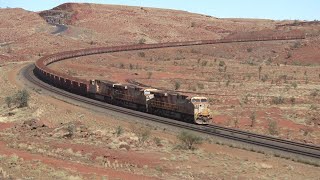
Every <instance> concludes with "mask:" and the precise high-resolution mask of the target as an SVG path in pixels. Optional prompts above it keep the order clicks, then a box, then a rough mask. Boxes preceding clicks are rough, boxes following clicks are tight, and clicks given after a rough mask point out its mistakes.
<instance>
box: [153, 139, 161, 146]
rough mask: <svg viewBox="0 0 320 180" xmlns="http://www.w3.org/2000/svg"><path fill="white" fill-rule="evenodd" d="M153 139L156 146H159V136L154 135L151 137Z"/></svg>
mask: <svg viewBox="0 0 320 180" xmlns="http://www.w3.org/2000/svg"><path fill="white" fill-rule="evenodd" d="M153 141H154V143H155V144H156V145H157V146H161V139H160V138H158V137H154V138H153Z"/></svg>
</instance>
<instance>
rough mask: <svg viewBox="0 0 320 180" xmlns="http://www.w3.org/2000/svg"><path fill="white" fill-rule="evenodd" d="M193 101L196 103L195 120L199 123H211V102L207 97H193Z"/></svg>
mask: <svg viewBox="0 0 320 180" xmlns="http://www.w3.org/2000/svg"><path fill="white" fill-rule="evenodd" d="M191 103H192V104H193V105H194V120H195V123H197V124H209V123H210V120H211V115H210V110H209V102H208V98H206V97H192V98H191Z"/></svg>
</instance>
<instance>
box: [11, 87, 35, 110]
mask: <svg viewBox="0 0 320 180" xmlns="http://www.w3.org/2000/svg"><path fill="white" fill-rule="evenodd" d="M29 98H30V94H29V92H28V91H27V90H26V89H23V90H19V91H18V92H17V93H16V94H14V95H13V96H8V97H6V98H5V102H6V105H7V106H8V107H9V108H10V107H11V106H12V105H16V106H17V107H18V108H23V107H27V106H28V102H29Z"/></svg>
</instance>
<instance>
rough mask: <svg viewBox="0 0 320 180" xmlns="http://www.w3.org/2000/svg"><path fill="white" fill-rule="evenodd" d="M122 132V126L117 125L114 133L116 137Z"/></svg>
mask: <svg viewBox="0 0 320 180" xmlns="http://www.w3.org/2000/svg"><path fill="white" fill-rule="evenodd" d="M123 132H124V130H123V128H122V127H121V126H118V127H117V128H116V135H117V137H119V136H120V135H121V134H123Z"/></svg>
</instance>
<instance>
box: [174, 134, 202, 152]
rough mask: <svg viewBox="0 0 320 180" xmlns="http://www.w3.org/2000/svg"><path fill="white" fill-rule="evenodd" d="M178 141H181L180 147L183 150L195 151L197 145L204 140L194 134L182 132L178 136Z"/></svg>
mask: <svg viewBox="0 0 320 180" xmlns="http://www.w3.org/2000/svg"><path fill="white" fill-rule="evenodd" d="M177 138H178V140H179V141H180V143H181V144H180V147H181V148H182V149H187V150H194V149H195V146H196V145H199V144H201V143H202V141H203V139H202V138H201V137H198V136H196V135H194V134H192V133H189V132H186V131H182V132H181V133H180V134H178V135H177Z"/></svg>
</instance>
